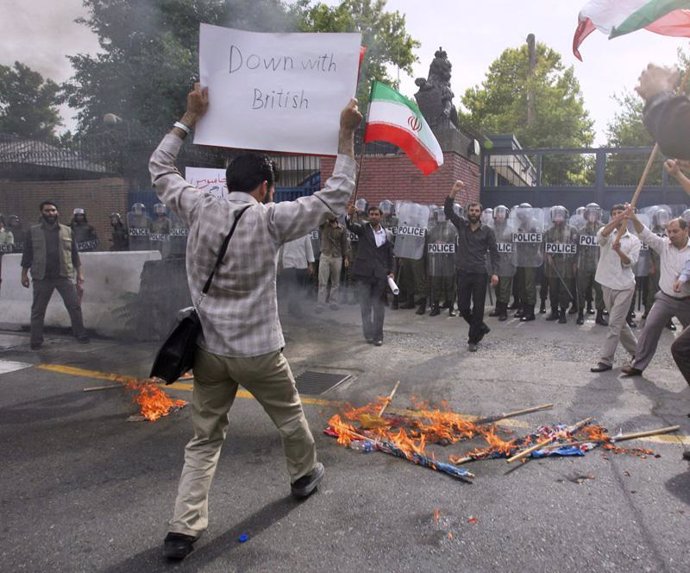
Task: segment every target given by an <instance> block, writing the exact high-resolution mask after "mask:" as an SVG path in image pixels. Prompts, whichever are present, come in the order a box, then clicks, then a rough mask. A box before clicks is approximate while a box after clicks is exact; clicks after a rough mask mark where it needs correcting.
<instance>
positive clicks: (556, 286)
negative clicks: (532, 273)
mask: <svg viewBox="0 0 690 573" xmlns="http://www.w3.org/2000/svg"><path fill="white" fill-rule="evenodd" d="M549 219H550V227H549V228H548V229H547V231H546V233H545V234H544V255H545V259H546V260H545V264H544V275H545V276H546V279H547V280H548V282H549V300H550V302H551V314H550V315H549V316H548V317H547V318H546V320H558V322H559V323H560V324H565V323H566V322H567V321H568V319H567V318H566V311H567V309H568V305H569V303H570V300H571V299H572V293H571V292H570V289H569V288H568V281H570V280H572V278H573V274H574V272H575V262H576V255H577V231H576V230H575V229H574V228H573V227H571V226H570V225H569V224H568V223H567V221H568V210H567V209H566V208H565V207H563V206H562V205H555V206H553V207H551V209H550V211H549Z"/></svg>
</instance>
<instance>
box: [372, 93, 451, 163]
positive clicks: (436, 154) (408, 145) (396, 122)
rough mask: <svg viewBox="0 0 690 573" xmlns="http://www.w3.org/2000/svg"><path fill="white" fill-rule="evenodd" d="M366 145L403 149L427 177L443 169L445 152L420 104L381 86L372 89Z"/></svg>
mask: <svg viewBox="0 0 690 573" xmlns="http://www.w3.org/2000/svg"><path fill="white" fill-rule="evenodd" d="M364 141H365V143H368V142H370V141H387V142H388V143H392V144H393V145H396V146H398V147H399V148H400V149H402V150H403V151H404V152H405V154H406V155H407V156H408V157H409V158H410V159H411V160H412V163H414V164H415V165H416V166H417V167H419V169H420V170H421V171H422V173H424V175H429V174H430V173H433V172H434V171H436V170H437V169H438V168H439V167H440V166H441V165H443V151H441V146H440V145H439V144H438V141H437V140H436V136H435V135H434V134H433V132H432V131H431V128H430V127H429V125H428V124H427V122H426V120H425V119H424V116H423V115H422V112H421V111H420V110H419V107H417V104H416V103H415V102H413V101H412V100H411V99H408V98H406V97H405V96H404V95H402V94H400V93H398V92H396V91H395V90H394V89H393V88H391V87H388V86H387V85H386V84H382V83H381V82H374V84H373V86H372V88H371V100H370V102H369V113H368V114H367V124H366V130H365V132H364Z"/></svg>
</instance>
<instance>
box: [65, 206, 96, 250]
mask: <svg viewBox="0 0 690 573" xmlns="http://www.w3.org/2000/svg"><path fill="white" fill-rule="evenodd" d="M69 226H70V227H71V228H72V237H73V238H74V242H75V243H76V245H77V250H78V251H79V252H80V253H88V252H92V251H95V250H96V248H97V247H98V235H97V234H96V229H95V228H94V227H93V225H89V222H88V221H87V220H86V211H85V210H84V209H82V208H80V207H77V208H76V209H74V211H73V212H72V220H71V221H70V224H69Z"/></svg>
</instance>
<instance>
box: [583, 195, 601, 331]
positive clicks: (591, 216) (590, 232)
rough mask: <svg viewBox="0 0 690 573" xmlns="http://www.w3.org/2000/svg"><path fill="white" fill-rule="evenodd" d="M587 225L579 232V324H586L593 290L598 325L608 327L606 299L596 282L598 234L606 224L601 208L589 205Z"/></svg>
mask: <svg viewBox="0 0 690 573" xmlns="http://www.w3.org/2000/svg"><path fill="white" fill-rule="evenodd" d="M584 220H585V224H584V226H582V227H581V228H580V229H578V230H579V239H578V243H579V244H578V248H577V249H578V252H577V324H584V322H585V317H584V307H585V295H586V293H587V291H588V290H590V289H591V291H593V294H594V302H595V305H596V309H597V316H596V319H595V320H596V323H597V324H600V325H602V326H606V325H607V321H606V319H605V318H604V298H603V296H602V292H601V286H600V285H599V283H598V282H596V281H595V280H594V275H595V274H596V272H597V265H598V264H599V242H598V241H597V232H598V231H599V229H601V228H602V227H603V226H604V224H603V223H602V222H601V207H599V205H597V204H596V203H588V204H587V205H586V206H585V212H584Z"/></svg>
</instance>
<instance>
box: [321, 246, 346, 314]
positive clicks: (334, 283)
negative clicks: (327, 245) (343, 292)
mask: <svg viewBox="0 0 690 573" xmlns="http://www.w3.org/2000/svg"><path fill="white" fill-rule="evenodd" d="M342 266H343V258H342V257H329V256H328V255H324V254H323V253H321V258H320V259H319V293H318V302H319V303H320V304H324V303H325V302H326V297H327V296H328V279H329V278H330V279H331V297H330V299H329V301H330V303H331V304H333V303H336V304H337V303H338V302H340V301H339V300H338V290H339V289H340V270H341V268H342Z"/></svg>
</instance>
